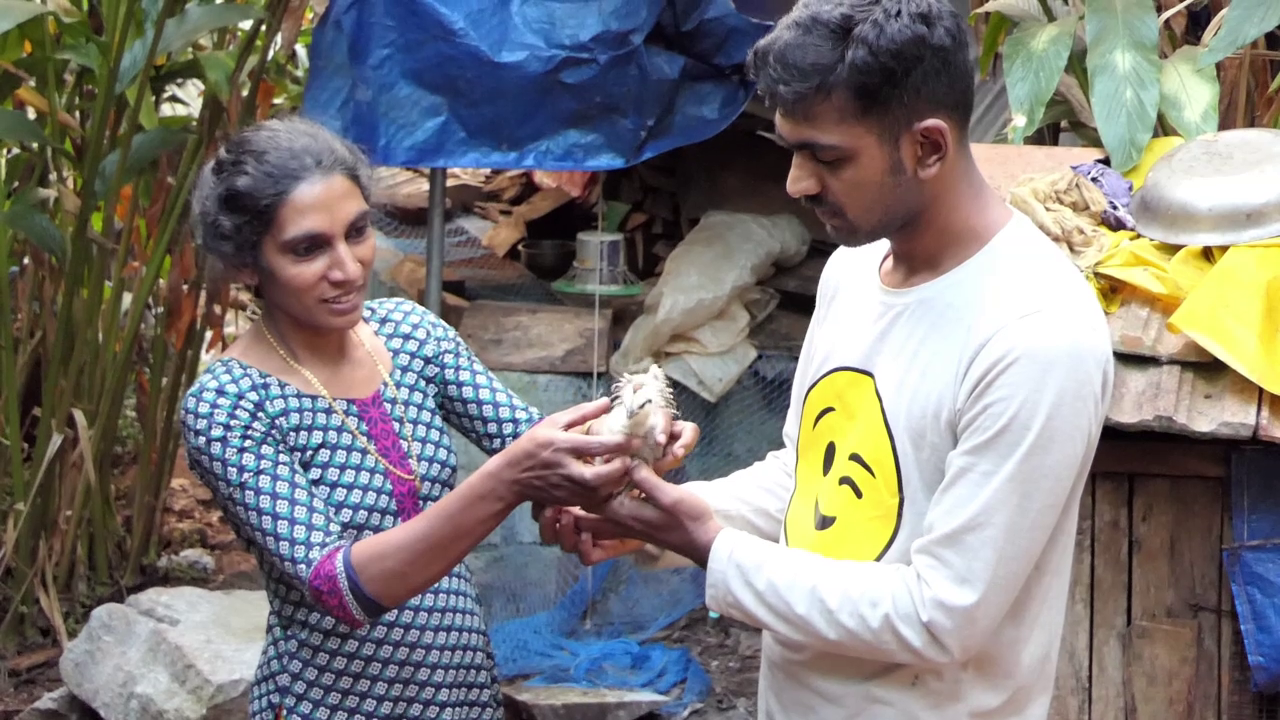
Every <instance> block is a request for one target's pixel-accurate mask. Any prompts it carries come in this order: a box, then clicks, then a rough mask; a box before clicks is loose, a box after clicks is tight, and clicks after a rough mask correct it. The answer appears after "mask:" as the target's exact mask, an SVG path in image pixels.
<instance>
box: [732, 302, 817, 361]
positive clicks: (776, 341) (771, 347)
mask: <svg viewBox="0 0 1280 720" xmlns="http://www.w3.org/2000/svg"><path fill="white" fill-rule="evenodd" d="M808 330H809V316H808V315H801V314H800V313H798V312H794V311H792V310H784V309H783V308H774V310H773V312H771V313H769V314H768V315H766V316H765V318H764V320H761V321H760V324H759V325H756V326H755V327H753V328H751V333H750V334H749V335H748V336H747V339H748V340H750V341H751V344H752V345H755V346H756V350H757V351H759V352H761V353H776V354H779V355H791V356H794V357H800V348H801V346H803V345H804V336H805V333H806V332H808Z"/></svg>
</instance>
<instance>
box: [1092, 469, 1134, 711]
mask: <svg viewBox="0 0 1280 720" xmlns="http://www.w3.org/2000/svg"><path fill="white" fill-rule="evenodd" d="M1129 485H1130V483H1129V478H1128V477H1126V476H1124V475H1109V474H1101V473H1100V474H1096V475H1094V476H1093V629H1092V635H1093V653H1092V658H1091V660H1090V672H1089V676H1090V685H1089V698H1090V699H1089V709H1090V717H1091V718H1092V719H1093V720H1123V718H1124V682H1123V678H1124V644H1125V637H1126V629H1127V628H1128V626H1129Z"/></svg>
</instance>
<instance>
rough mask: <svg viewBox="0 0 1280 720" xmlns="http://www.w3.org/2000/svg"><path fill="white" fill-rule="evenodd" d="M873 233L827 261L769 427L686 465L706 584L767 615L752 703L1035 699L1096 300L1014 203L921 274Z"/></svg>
mask: <svg viewBox="0 0 1280 720" xmlns="http://www.w3.org/2000/svg"><path fill="white" fill-rule="evenodd" d="M887 250H888V244H887V242H885V241H881V242H878V243H874V244H870V245H867V246H863V247H861V248H856V249H854V248H842V249H840V250H837V251H836V252H835V253H834V254H833V255H832V257H831V259H830V260H829V261H828V263H827V265H826V267H825V269H824V270H823V273H822V278H821V281H820V283H819V287H818V295H817V306H816V309H815V312H814V315H813V320H812V323H811V325H810V327H809V331H808V334H807V336H806V339H805V342H804V345H803V348H802V350H801V353H800V358H799V363H798V366H797V370H796V376H795V381H794V386H793V390H792V396H791V407H790V411H789V412H788V415H787V418H786V420H785V425H784V430H783V447H782V448H781V449H779V450H776V451H774V452H771V453H769V454H768V456H767V457H765V458H764V459H763V460H761V461H760V462H758V463H756V464H755V465H752V466H750V467H748V468H746V469H744V470H741V471H739V472H736V473H734V474H732V475H730V476H728V477H725V478H721V479H719V480H715V481H710V482H691V483H687V484H686V485H685V487H688V488H690V489H693V490H694V491H696V492H697V493H698V494H699V495H700V496H701V497H703V498H705V499H706V500H707V501H708V502H709V503H710V504H711V506H712V507H713V508H714V510H715V513H716V515H717V517H718V518H719V519H720V521H721V522H722V523H723V524H724V525H725V526H726V529H725V530H724V531H723V532H722V533H721V534H720V535H719V537H718V538H717V539H716V541H715V544H714V545H713V547H712V550H711V556H710V560H709V563H708V566H707V591H706V592H707V597H706V601H707V606H708V608H710V609H711V610H715V611H718V612H720V613H722V614H724V615H727V616H729V617H732V618H736V619H739V620H741V621H744V622H747V623H750V624H752V625H754V626H756V627H760V628H763V629H764V645H763V651H762V652H763V655H762V667H761V675H760V694H759V717H760V718H761V719H762V720H784V719H785V720H837V719H838V720H905V719H910V718H929V719H933V718H937V719H938V720H980V719H981V720H988V719H989V720H997V719H998V720H1044V718H1045V717H1046V716H1047V715H1048V707H1049V701H1050V697H1051V695H1052V691H1053V682H1054V676H1055V669H1056V665H1057V659H1058V647H1059V644H1060V639H1061V635H1062V628H1063V623H1064V618H1065V611H1066V601H1067V590H1068V585H1069V582H1070V573H1071V566H1072V554H1073V550H1074V542H1075V531H1076V521H1077V513H1078V508H1079V501H1080V495H1081V490H1082V488H1083V485H1084V482H1085V478H1086V476H1087V474H1088V471H1089V467H1090V465H1091V463H1092V459H1093V455H1094V450H1095V448H1096V446H1097V442H1098V438H1099V435H1100V433H1101V430H1102V425H1103V421H1104V418H1105V415H1106V411H1107V408H1108V405H1109V403H1110V398H1111V388H1112V376H1113V356H1112V348H1111V341H1110V335H1109V332H1108V329H1107V325H1106V320H1105V316H1104V314H1103V312H1102V310H1101V308H1100V306H1099V304H1098V302H1097V300H1096V296H1095V295H1094V292H1093V290H1092V289H1091V288H1090V286H1089V285H1088V284H1087V283H1086V281H1085V280H1084V279H1083V278H1082V277H1081V275H1080V273H1079V271H1078V270H1077V269H1076V268H1075V267H1074V266H1073V265H1072V264H1071V263H1070V261H1069V260H1068V259H1067V258H1066V257H1065V256H1064V255H1063V253H1062V252H1061V251H1060V250H1059V249H1058V248H1057V247H1056V246H1054V245H1053V244H1052V243H1051V242H1050V241H1049V239H1048V238H1046V237H1045V236H1044V235H1043V234H1042V233H1041V232H1040V231H1039V230H1038V229H1037V228H1036V227H1035V226H1034V225H1033V224H1032V223H1031V222H1030V221H1029V220H1028V219H1027V218H1026V217H1025V216H1023V215H1021V214H1019V213H1016V212H1015V214H1014V217H1013V219H1012V220H1011V221H1010V222H1009V224H1008V225H1007V226H1006V227H1005V228H1004V229H1003V230H1002V231H1001V232H1000V233H999V234H998V235H997V236H996V237H994V238H993V239H992V240H991V242H989V243H988V244H987V245H986V246H985V247H984V248H983V249H982V250H981V251H979V252H978V253H977V254H976V255H974V256H973V257H972V258H970V259H969V260H968V261H966V262H965V263H964V264H962V265H961V266H959V267H957V268H956V269H954V270H952V271H951V272H948V273H947V274H945V275H944V276H942V277H940V278H937V279H935V280H933V281H930V282H928V283H925V284H923V285H920V286H917V287H913V288H909V289H901V290H899V289H890V288H886V287H885V286H884V285H883V284H882V283H881V282H880V278H879V267H880V264H881V261H882V260H883V258H884V257H885V253H886V252H887Z"/></svg>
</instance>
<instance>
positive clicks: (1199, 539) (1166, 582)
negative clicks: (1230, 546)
mask: <svg viewBox="0 0 1280 720" xmlns="http://www.w3.org/2000/svg"><path fill="white" fill-rule="evenodd" d="M1223 488H1224V485H1223V483H1220V482H1202V481H1197V480H1194V479H1188V478H1169V477H1150V476H1137V477H1134V478H1133V520H1132V522H1133V529H1132V535H1133V543H1132V544H1133V561H1132V563H1131V566H1132V568H1133V572H1132V578H1131V581H1130V601H1131V603H1132V605H1131V611H1130V612H1131V617H1132V619H1133V621H1134V622H1139V621H1143V620H1150V621H1154V622H1165V621H1166V620H1170V619H1173V620H1190V621H1194V622H1195V623H1196V626H1197V633H1196V642H1197V646H1198V652H1197V659H1196V671H1195V680H1194V682H1193V683H1192V686H1191V709H1190V714H1189V715H1188V718H1191V719H1192V720H1218V688H1219V685H1220V682H1221V681H1220V679H1219V675H1218V615H1217V607H1218V601H1219V598H1220V595H1221V591H1222V571H1221V567H1222V563H1221V561H1220V560H1219V550H1220V548H1221V542H1222V513H1221V511H1220V508H1221V507H1222V493H1223ZM1206 508H1211V509H1212V510H1210V511H1209V512H1206V511H1205V510H1206Z"/></svg>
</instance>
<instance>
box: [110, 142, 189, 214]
mask: <svg viewBox="0 0 1280 720" xmlns="http://www.w3.org/2000/svg"><path fill="white" fill-rule="evenodd" d="M189 137H191V133H190V132H189V131H186V130H177V129H173V128H168V127H158V128H156V129H154V130H147V131H145V132H142V133H139V134H137V135H135V136H134V137H133V145H132V146H131V147H130V148H129V159H128V161H127V165H125V169H124V179H123V180H122V182H126V183H127V182H129V181H130V180H132V179H133V178H135V177H137V176H138V175H139V174H141V173H142V171H143V170H145V169H147V168H148V167H149V166H150V165H151V164H152V163H154V162H155V161H156V160H158V159H159V158H160V156H161V155H163V154H165V153H166V152H168V151H170V150H173V149H174V148H177V147H178V146H180V145H182V143H184V142H186V141H187V139H188V138H189ZM119 164H120V148H116V149H114V150H112V151H111V153H110V154H109V155H107V157H106V159H105V160H103V161H102V165H101V166H100V167H99V168H98V177H97V182H96V183H95V184H94V190H95V192H96V193H97V196H98V199H99V200H102V199H103V195H105V194H106V193H107V186H108V184H109V183H110V182H111V179H112V178H113V177H114V176H115V173H116V166H118V165H119Z"/></svg>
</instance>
